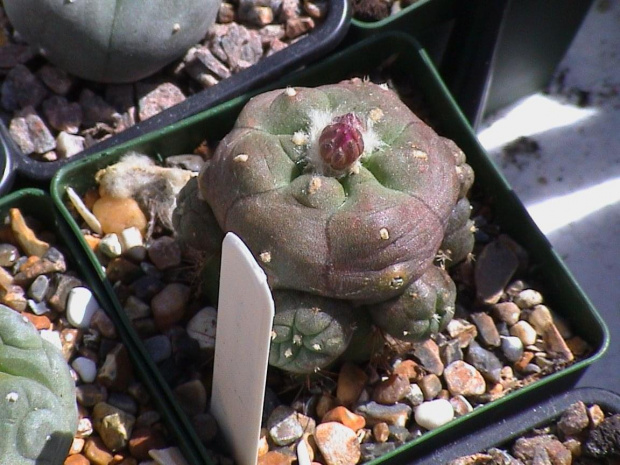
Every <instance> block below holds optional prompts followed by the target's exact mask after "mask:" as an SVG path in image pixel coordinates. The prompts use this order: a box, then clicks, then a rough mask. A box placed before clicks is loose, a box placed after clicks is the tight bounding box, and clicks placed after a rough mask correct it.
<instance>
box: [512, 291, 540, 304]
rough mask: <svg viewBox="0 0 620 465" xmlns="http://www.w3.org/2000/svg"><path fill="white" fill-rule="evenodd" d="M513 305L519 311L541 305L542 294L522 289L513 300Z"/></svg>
mask: <svg viewBox="0 0 620 465" xmlns="http://www.w3.org/2000/svg"><path fill="white" fill-rule="evenodd" d="M514 303H515V304H517V306H518V307H519V308H521V309H524V308H532V307H533V306H534V305H539V304H542V303H543V297H542V294H541V293H540V292H538V291H536V290H534V289H523V290H522V291H521V292H519V294H518V295H517V296H516V297H515V298H514Z"/></svg>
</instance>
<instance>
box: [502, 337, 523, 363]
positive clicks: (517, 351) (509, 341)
mask: <svg viewBox="0 0 620 465" xmlns="http://www.w3.org/2000/svg"><path fill="white" fill-rule="evenodd" d="M502 353H503V354H504V357H506V358H507V359H508V361H510V362H517V361H519V359H520V358H521V356H522V355H523V342H521V339H519V338H518V337H516V336H507V337H502Z"/></svg>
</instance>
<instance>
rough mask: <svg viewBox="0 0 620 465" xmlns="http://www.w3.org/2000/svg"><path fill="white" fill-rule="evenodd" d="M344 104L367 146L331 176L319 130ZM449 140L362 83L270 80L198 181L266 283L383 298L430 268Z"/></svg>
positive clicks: (447, 204)
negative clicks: (349, 167) (353, 164)
mask: <svg viewBox="0 0 620 465" xmlns="http://www.w3.org/2000/svg"><path fill="white" fill-rule="evenodd" d="M349 113H353V114H354V115H355V116H356V117H357V119H359V120H360V121H363V122H364V124H365V126H366V127H365V128H363V129H362V131H360V132H361V134H362V138H363V143H364V152H363V154H362V155H361V157H360V159H359V169H358V170H356V171H354V172H351V173H349V174H347V175H345V176H338V177H333V176H330V174H331V173H325V172H323V170H322V162H321V158H320V154H319V153H318V152H320V147H319V145H320V144H318V140H319V138H320V134H321V132H322V131H323V130H324V128H325V127H326V126H329V125H330V124H331V122H332V121H333V120H334V118H337V117H342V116H343V115H347V114H349ZM455 149H456V146H454V145H453V144H450V143H446V139H444V138H442V137H440V136H438V135H437V134H436V133H435V132H434V131H433V130H432V129H431V128H430V127H428V126H427V125H426V124H425V123H424V122H422V121H421V120H420V119H419V118H418V117H417V116H415V115H414V114H413V113H412V112H411V111H410V110H409V109H408V108H407V107H406V105H404V104H403V103H402V102H401V101H400V100H399V98H398V96H397V95H396V94H395V93H394V92H392V91H391V90H388V89H385V88H383V87H381V86H378V85H376V84H372V83H370V82H364V81H361V80H358V79H355V80H351V81H345V82H342V83H340V84H335V85H328V86H323V87H319V88H300V89H286V90H276V91H272V92H267V93H264V94H262V95H259V96H257V97H255V98H254V99H252V100H251V101H250V102H249V103H248V104H247V105H246V107H245V108H244V109H243V111H242V112H241V114H240V116H239V118H238V120H237V123H236V125H235V127H234V128H233V130H232V131H231V132H230V133H229V134H228V135H227V136H226V137H225V138H224V139H223V140H222V142H221V143H220V144H219V146H218V148H217V150H216V152H215V154H214V156H213V158H212V159H211V160H209V161H208V162H207V164H206V165H205V167H204V168H203V171H202V172H201V174H200V177H199V189H200V192H201V195H202V197H203V198H204V199H205V200H206V201H207V202H208V203H209V205H211V207H212V209H213V213H214V215H215V217H216V219H217V221H218V223H219V224H220V226H221V227H222V229H223V230H225V231H234V232H235V233H237V234H238V235H239V236H240V237H241V238H242V239H243V240H244V241H245V242H246V244H248V246H249V248H250V249H251V250H252V251H253V252H254V253H255V254H256V257H257V259H258V260H259V263H261V265H262V266H263V268H264V269H265V271H266V273H267V275H268V278H269V282H270V285H271V286H272V288H273V289H295V290H303V291H308V292H313V293H316V294H319V295H322V296H326V297H333V298H338V299H348V300H355V301H358V302H361V303H364V302H374V301H383V300H386V299H389V298H392V297H395V296H397V295H399V294H401V293H402V292H403V291H404V289H405V287H406V285H408V284H409V283H410V282H412V281H414V280H416V279H418V278H420V277H421V276H422V275H423V274H424V273H425V271H426V269H427V268H428V267H429V266H432V263H433V260H434V257H435V254H436V253H437V251H438V249H439V247H440V245H441V243H442V241H443V237H444V232H445V227H446V225H447V224H448V221H449V218H450V216H451V214H452V210H453V208H454V206H455V204H456V202H457V200H458V199H459V196H460V194H461V182H460V180H459V176H458V173H457V166H459V165H457V161H458V159H459V157H460V156H461V154H462V152H460V151H459V150H456V151H455Z"/></svg>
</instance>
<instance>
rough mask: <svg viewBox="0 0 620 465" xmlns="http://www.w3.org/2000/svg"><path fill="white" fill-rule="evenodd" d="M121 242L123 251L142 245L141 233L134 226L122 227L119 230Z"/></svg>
mask: <svg viewBox="0 0 620 465" xmlns="http://www.w3.org/2000/svg"><path fill="white" fill-rule="evenodd" d="M121 244H122V245H123V251H124V252H127V251H128V250H131V249H133V248H134V247H142V246H143V245H144V240H143V239H142V233H141V232H140V230H139V229H138V228H136V227H135V226H132V227H131V228H127V229H123V231H122V232H121Z"/></svg>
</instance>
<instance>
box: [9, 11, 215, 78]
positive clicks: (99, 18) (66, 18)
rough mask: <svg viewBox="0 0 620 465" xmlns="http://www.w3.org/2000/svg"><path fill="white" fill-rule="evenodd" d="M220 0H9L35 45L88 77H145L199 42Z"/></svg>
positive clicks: (19, 27) (11, 14)
mask: <svg viewBox="0 0 620 465" xmlns="http://www.w3.org/2000/svg"><path fill="white" fill-rule="evenodd" d="M220 3H221V0H174V1H170V0H79V1H73V0H4V1H3V5H4V9H5V11H6V14H7V16H8V18H9V20H10V21H11V23H12V25H13V26H14V27H15V29H16V30H17V31H18V32H19V33H20V34H21V36H22V37H23V38H24V39H26V40H27V41H28V42H29V43H30V45H32V46H33V47H36V48H39V49H40V50H41V52H42V53H43V54H44V55H45V57H46V58H47V59H48V60H50V61H51V62H52V63H54V64H55V65H56V66H59V67H60V68H63V69H64V70H66V71H68V72H69V73H72V74H74V75H76V76H79V77H81V78H84V79H89V80H93V81H101V82H113V83H120V82H132V81H136V80H138V79H142V78H145V77H147V76H149V75H151V74H153V73H155V72H157V71H159V70H160V69H161V68H162V67H164V66H165V65H167V64H169V63H170V62H172V61H173V60H175V59H177V58H179V57H181V56H182V55H183V54H184V53H185V52H186V51H187V50H188V49H189V48H190V47H191V46H193V45H195V44H197V43H198V42H200V41H201V40H202V39H203V38H204V37H205V34H206V32H207V29H208V28H209V27H210V26H211V25H212V24H213V23H214V22H215V17H216V14H217V11H218V8H219V5H220Z"/></svg>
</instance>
